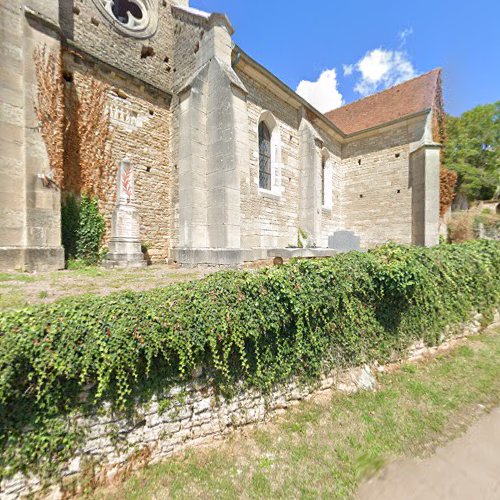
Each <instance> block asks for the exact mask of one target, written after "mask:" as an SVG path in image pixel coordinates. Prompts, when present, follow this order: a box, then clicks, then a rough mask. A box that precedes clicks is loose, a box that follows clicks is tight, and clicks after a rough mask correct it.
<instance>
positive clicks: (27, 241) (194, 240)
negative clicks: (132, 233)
mask: <svg viewBox="0 0 500 500" xmlns="http://www.w3.org/2000/svg"><path fill="white" fill-rule="evenodd" d="M233 31H234V30H233V27H232V25H231V23H230V21H229V20H228V19H227V17H226V16H225V15H223V14H217V13H215V14H209V13H205V12H201V11H199V10H196V9H193V8H191V7H189V5H188V2H187V1H178V2H174V1H172V0H60V1H58V0H14V1H11V2H7V1H3V0H1V1H0V48H1V51H2V56H3V58H2V64H3V68H2V71H1V72H0V176H1V182H0V219H1V221H2V224H1V225H0V269H3V270H11V269H24V270H29V271H33V270H40V271H44V270H52V269H61V268H62V267H63V266H64V250H63V248H62V246H61V236H60V234H61V216H60V205H61V192H60V190H59V189H57V188H56V187H54V186H53V185H52V183H50V182H47V179H49V180H50V172H51V168H50V164H49V160H48V155H47V152H46V147H45V144H44V141H43V138H42V137H41V134H40V130H39V124H38V122H37V118H36V114H35V111H34V103H35V99H36V76H35V69H34V63H33V52H34V50H35V49H36V48H37V47H40V46H42V45H45V46H47V47H48V48H52V49H54V50H56V51H57V52H58V53H60V54H61V59H62V65H63V74H64V79H65V88H66V92H67V93H70V94H73V95H75V96H77V97H78V95H80V94H81V93H82V92H85V85H86V84H87V83H86V82H87V81H88V80H86V79H84V78H82V77H83V75H91V77H92V78H94V79H96V80H99V81H102V82H104V83H106V85H107V88H108V89H109V90H108V109H109V113H110V126H111V128H112V130H113V131H112V135H111V138H110V142H111V144H110V149H111V153H112V156H113V163H114V164H115V165H118V164H119V162H120V161H121V160H123V159H124V158H125V157H127V158H129V159H130V161H131V163H132V164H133V166H134V172H135V184H136V188H135V195H136V201H135V206H136V207H137V211H138V214H139V220H140V238H141V240H142V241H143V242H144V243H147V244H148V246H149V254H150V256H151V258H152V260H153V261H155V262H164V261H166V260H167V261H176V262H179V263H182V264H188V265H194V264H209V265H238V264H241V263H243V262H245V261H253V260H259V259H266V258H268V257H269V256H272V255H276V254H279V253H280V251H282V252H283V253H285V252H286V249H287V248H290V247H294V246H297V245H298V242H299V241H300V244H301V245H303V246H307V247H309V250H306V249H304V250H303V252H304V253H307V251H309V252H312V253H314V251H315V250H313V249H317V254H318V255H325V254H327V253H328V252H327V251H326V250H323V249H325V248H326V247H327V246H328V238H329V236H331V235H332V234H333V233H334V232H335V231H339V230H350V231H353V232H354V233H355V234H356V235H358V236H359V237H360V240H361V246H362V247H364V248H369V247H372V246H375V245H377V244H381V243H383V242H385V241H388V240H393V241H397V242H401V243H414V244H418V245H428V246H430V245H434V244H436V243H437V242H438V222H439V220H438V219H439V168H440V144H439V142H440V136H439V133H438V125H437V124H438V120H439V117H440V115H441V114H442V106H441V102H440V73H439V70H434V71H433V72H430V73H428V74H426V75H423V76H421V77H419V78H417V79H415V80H414V81H412V82H406V83H404V84H402V85H400V86H398V87H399V89H398V88H395V90H394V89H391V90H389V91H385V92H382V93H381V94H378V95H377V96H373V97H369V98H366V99H363V100H361V101H358V102H357V103H353V104H352V105H348V106H344V107H343V108H340V110H334V111H332V112H331V113H326V114H321V113H319V112H318V111H317V110H315V109H314V108H313V107H312V106H311V105H309V104H308V103H307V102H305V101H304V100H303V99H302V98H301V97H299V96H298V95H297V94H296V93H294V92H293V91H292V90H291V89H290V88H288V87H287V86H286V85H285V84H284V83H282V82H281V81H280V80H279V79H277V78H276V77H275V76H274V75H272V74H271V73H270V72H269V71H268V70H266V69H265V68H263V67H262V66H261V65H260V64H259V63H258V62H256V61H255V60H253V59H252V58H251V57H250V56H249V55H247V54H246V53H245V52H244V51H243V50H242V49H241V48H240V47H238V46H236V45H235V44H234V42H233V40H232V34H233ZM68 105H69V104H68ZM70 163H71V162H70V161H68V160H67V161H66V164H65V169H67V171H66V173H65V175H66V177H67V178H68V179H69V181H68V183H67V186H66V187H65V189H67V190H70V191H73V192H75V193H76V194H78V189H79V187H78V175H77V174H73V173H72V165H71V164H70ZM106 175H109V177H110V178H111V179H112V180H115V179H116V170H114V171H110V172H108V173H107V174H106ZM109 185H110V186H111V188H110V191H109V193H107V195H106V194H105V196H104V197H103V199H102V200H101V209H102V211H103V213H104V214H105V217H106V220H107V222H108V226H109V227H108V237H109V236H110V232H111V218H112V214H113V211H114V209H115V200H114V199H113V195H112V191H114V190H116V181H114V182H109Z"/></svg>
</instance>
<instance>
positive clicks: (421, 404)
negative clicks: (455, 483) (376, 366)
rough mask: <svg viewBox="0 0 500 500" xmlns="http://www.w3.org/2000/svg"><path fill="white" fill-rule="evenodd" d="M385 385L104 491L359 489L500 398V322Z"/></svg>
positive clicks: (387, 377) (313, 407) (348, 493)
mask: <svg viewBox="0 0 500 500" xmlns="http://www.w3.org/2000/svg"><path fill="white" fill-rule="evenodd" d="M379 383H380V388H379V390H377V391H376V392H360V393H357V394H354V395H351V396H346V395H339V394H334V393H329V395H326V394H325V395H323V396H321V397H318V398H316V399H315V400H312V401H308V402H304V403H301V404H300V405H299V406H298V407H296V408H294V409H291V410H287V412H286V414H285V415H284V416H282V417H279V418H276V419H274V420H273V421H271V422H270V423H267V424H261V425H260V426H259V428H258V429H257V430H248V429H247V430H243V431H240V432H236V433H234V434H233V435H232V437H231V438H230V439H228V440H227V441H226V442H224V443H223V444H219V445H217V446H216V447H212V448H205V449H197V450H191V451H189V452H186V453H185V454H182V455H181V456H179V457H176V458H173V459H170V460H168V461H166V462H164V463H162V464H158V465H153V466H148V467H146V468H144V469H142V470H140V471H138V472H136V473H134V474H133V475H132V476H130V477H129V478H128V479H127V480H126V481H125V482H124V483H119V484H115V485H113V486H110V487H108V488H106V489H101V490H98V491H97V492H95V493H94V494H93V497H95V498H100V499H103V498H116V499H118V498H120V499H122V498H126V499H142V498H144V499H146V498H147V499H149V498H167V497H168V498H180V499H183V498H186V499H191V498H207V499H209V498H217V499H219V498H221V499H224V498H228V499H229V498H238V497H244V498H318V497H320V498H350V497H352V496H353V495H354V493H355V491H356V489H357V487H358V485H359V483H360V482H361V481H362V480H363V479H364V478H365V477H367V476H369V475H370V474H373V473H374V472H375V471H376V470H378V469H379V468H380V467H381V466H382V465H383V464H385V463H386V462H387V461H388V460H391V459H393V458H396V457H401V456H410V457H412V456H415V455H420V456H425V455H427V454H430V453H432V451H433V450H434V449H435V447H436V446H437V445H439V444H442V443H444V442H446V441H447V440H449V439H452V438H453V437H456V436H457V435H458V434H460V432H461V431H463V430H464V429H465V428H466V427H467V426H468V425H469V424H470V423H472V421H473V420H474V419H475V418H476V417H477V416H478V415H479V414H480V413H481V412H483V411H484V409H485V408H486V409H488V408H492V407H494V406H496V405H497V404H498V403H499V402H500V328H499V327H497V328H496V329H494V330H492V331H490V332H489V333H484V334H482V335H480V336H477V337H475V338H471V339H469V340H468V341H467V342H466V343H465V344H464V345H462V346H460V347H458V348H456V349H454V350H453V351H451V352H449V353H446V354H443V355H440V356H439V357H437V358H435V359H434V360H431V361H428V362H425V363H421V364H419V365H412V364H406V365H403V366H402V368H401V369H400V370H398V371H397V372H393V373H387V374H381V375H380V377H379Z"/></svg>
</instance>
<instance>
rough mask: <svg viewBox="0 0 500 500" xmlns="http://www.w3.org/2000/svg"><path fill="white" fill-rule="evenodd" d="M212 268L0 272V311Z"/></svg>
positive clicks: (146, 285)
mask: <svg viewBox="0 0 500 500" xmlns="http://www.w3.org/2000/svg"><path fill="white" fill-rule="evenodd" d="M216 270H217V268H202V267H198V268H191V269H189V268H178V267H176V266H174V265H162V264H157V265H152V266H148V267H143V268H138V269H120V268H117V269H104V268H102V267H97V266H89V267H81V268H76V269H66V270H62V271H54V272H47V273H24V272H11V273H0V311H2V310H7V309H15V308H20V307H24V306H26V305H29V304H43V303H48V302H54V301H55V300H58V299H62V298H64V297H68V296H73V295H83V294H95V295H107V294H109V293H112V292H118V291H124V290H136V291H139V290H149V289H151V288H156V287H160V286H164V285H169V284H172V283H178V282H180V281H188V280H192V279H198V278H202V277H203V276H205V275H207V274H208V273H210V272H213V271H216Z"/></svg>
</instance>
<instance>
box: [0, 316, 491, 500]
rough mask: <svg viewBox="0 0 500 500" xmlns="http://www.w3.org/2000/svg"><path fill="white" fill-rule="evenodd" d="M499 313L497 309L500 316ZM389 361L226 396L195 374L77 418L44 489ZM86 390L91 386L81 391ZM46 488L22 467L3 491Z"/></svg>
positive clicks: (349, 387)
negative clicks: (69, 449)
mask: <svg viewBox="0 0 500 500" xmlns="http://www.w3.org/2000/svg"><path fill="white" fill-rule="evenodd" d="M482 320H483V318H482V315H481V314H475V315H473V316H472V320H471V321H470V322H468V323H465V324H462V325H458V326H456V327H454V328H453V329H450V328H448V329H446V330H445V332H443V338H442V339H441V341H442V342H441V344H440V346H437V347H428V346H425V345H424V344H423V343H422V342H416V343H415V344H414V345H413V346H411V347H410V349H409V350H408V354H407V359H409V360H412V361H415V360H418V359H421V358H422V357H424V356H425V355H433V354H435V353H436V352H438V351H440V350H443V349H449V348H450V347H451V346H452V345H453V344H455V343H456V342H457V340H458V339H460V338H462V337H465V336H468V335H472V334H475V333H477V332H479V331H480V330H481V322H482ZM499 320H500V316H499V315H498V313H497V314H496V316H495V322H498V321H499ZM384 369H385V368H384V366H380V365H374V366H372V367H369V366H364V367H359V368H352V369H350V370H347V371H343V372H339V371H336V372H332V373H328V374H326V375H324V376H323V377H321V379H320V380H319V381H318V382H317V383H316V384H314V385H308V386H305V385H304V384H300V383H298V381H291V382H289V383H288V384H284V385H281V386H279V387H276V388H275V389H273V390H272V392H271V393H270V394H269V395H267V396H264V395H262V394H261V393H260V392H259V391H257V390H254V389H244V390H243V389H242V388H240V390H239V391H237V395H236V396H234V397H233V398H232V399H229V400H226V399H224V398H223V397H221V396H220V395H216V394H215V392H214V390H213V388H212V387H211V386H209V385H207V384H205V383H204V382H202V381H194V382H192V383H188V384H185V385H183V386H178V387H174V388H172V389H170V392H169V394H168V395H166V397H165V399H162V400H160V401H158V400H157V399H153V400H152V401H151V402H150V403H149V404H147V405H143V406H140V407H138V408H136V411H135V414H134V416H133V417H130V418H122V417H119V416H116V415H113V414H111V413H110V412H109V411H108V410H106V407H105V408H103V409H102V410H103V411H100V412H99V413H96V414H95V415H94V416H91V417H81V418H80V419H79V421H78V423H79V425H81V426H82V428H84V429H86V430H87V435H86V437H85V440H84V442H83V444H82V445H81V446H80V448H79V449H78V451H77V452H76V453H75V455H74V457H73V459H72V460H71V461H69V462H68V463H67V464H66V465H65V466H64V467H63V469H62V471H61V474H60V479H59V481H58V484H56V485H53V486H52V487H50V488H49V489H48V490H45V493H47V494H48V493H49V492H51V493H52V494H54V493H59V494H61V493H62V492H66V494H68V493H69V494H73V495H76V494H78V492H79V491H80V490H79V487H81V485H82V484H98V483H105V482H106V481H108V480H109V479H111V478H112V477H114V476H115V475H116V474H117V473H119V472H121V471H124V470H130V469H131V468H134V467H139V466H143V465H145V464H147V463H155V462H159V461H161V460H163V459H165V458H166V457H169V456H171V455H173V454H175V453H178V452H180V451H183V450H185V449H186V448H190V447H195V446H199V445H204V444H208V443H210V442H213V441H214V440H216V439H220V438H222V437H223V436H224V435H226V434H228V433H230V432H232V430H233V429H235V428H238V427H241V426H244V425H248V424H255V423H258V422H262V421H264V420H266V419H267V418H269V417H270V416H272V415H273V413H276V412H277V411H282V410H284V409H286V408H287V407H289V406H291V405H293V404H296V403H297V402H298V401H300V400H303V399H305V398H308V397H310V396H312V395H314V394H315V393H317V392H319V391H324V390H328V389H334V390H338V391H342V392H347V393H352V392H355V391H357V390H359V389H373V388H374V387H375V386H376V378H375V373H376V372H377V371H384ZM82 397H84V394H82ZM41 489H42V483H41V481H40V478H38V477H33V476H30V477H27V476H24V475H22V474H17V475H16V476H14V477H13V478H10V479H7V480H3V481H1V482H0V496H1V497H2V498H4V499H6V500H7V499H14V498H18V497H19V496H21V495H28V494H33V493H35V492H39V491H40V490H41Z"/></svg>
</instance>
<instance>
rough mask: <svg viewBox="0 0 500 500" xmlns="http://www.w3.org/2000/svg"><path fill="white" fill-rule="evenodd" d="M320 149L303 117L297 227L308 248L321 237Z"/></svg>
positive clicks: (318, 138) (312, 128)
mask: <svg viewBox="0 0 500 500" xmlns="http://www.w3.org/2000/svg"><path fill="white" fill-rule="evenodd" d="M322 147H323V144H322V142H321V138H320V137H319V136H318V134H317V133H316V131H315V130H314V127H313V126H312V125H311V123H309V121H307V119H306V118H305V117H303V118H302V120H301V122H300V127H299V165H300V184H299V226H300V229H301V230H302V231H304V232H305V233H307V245H308V246H314V245H317V244H318V242H319V238H320V235H321V215H322V214H321V208H322V207H321V148H322ZM297 229H298V228H297Z"/></svg>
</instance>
